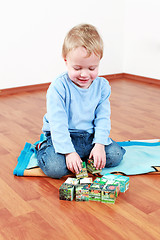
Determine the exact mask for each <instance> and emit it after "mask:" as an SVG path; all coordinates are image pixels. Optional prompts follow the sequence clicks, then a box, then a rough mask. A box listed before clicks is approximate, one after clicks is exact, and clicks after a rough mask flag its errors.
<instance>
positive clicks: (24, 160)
mask: <svg viewBox="0 0 160 240" xmlns="http://www.w3.org/2000/svg"><path fill="white" fill-rule="evenodd" d="M45 139H46V138H45V136H44V134H41V136H40V140H39V141H37V142H35V143H34V144H31V143H26V144H25V146H24V149H23V150H22V151H21V153H20V156H19V157H18V162H17V166H16V168H15V169H14V171H13V174H14V175H16V176H23V174H24V170H25V169H30V168H33V167H36V166H38V164H37V150H36V145H37V144H38V143H40V142H42V141H44V140H45ZM118 144H119V145H120V146H122V147H124V148H125V150H126V153H125V155H124V157H123V160H122V162H121V163H120V164H119V166H117V167H112V168H104V169H103V170H102V172H101V174H102V175H104V174H106V173H121V174H124V175H137V174H145V173H151V172H157V171H158V170H157V169H156V167H160V142H156V143H148V142H138V141H127V142H118ZM30 160H31V161H30Z"/></svg>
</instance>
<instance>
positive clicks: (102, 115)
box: [93, 80, 112, 145]
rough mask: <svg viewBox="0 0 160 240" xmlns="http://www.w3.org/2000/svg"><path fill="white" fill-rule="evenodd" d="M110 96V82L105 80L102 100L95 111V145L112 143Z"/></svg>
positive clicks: (102, 88)
mask: <svg viewBox="0 0 160 240" xmlns="http://www.w3.org/2000/svg"><path fill="white" fill-rule="evenodd" d="M110 94H111V87H110V85H109V83H108V81H107V80H104V84H103V85H102V86H101V100H100V101H99V104H98V106H97V108H96V111H95V119H94V132H95V133H94V139H93V143H99V144H102V145H108V144H110V143H111V142H112V141H111V139H110V138H109V134H110V129H111V121H110V115H111V110H110V101H109V97H110Z"/></svg>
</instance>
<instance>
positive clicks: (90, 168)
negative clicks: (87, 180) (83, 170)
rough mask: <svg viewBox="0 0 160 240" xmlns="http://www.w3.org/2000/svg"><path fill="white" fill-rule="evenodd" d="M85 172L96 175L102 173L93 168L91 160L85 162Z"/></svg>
mask: <svg viewBox="0 0 160 240" xmlns="http://www.w3.org/2000/svg"><path fill="white" fill-rule="evenodd" d="M87 170H88V172H90V173H92V174H97V173H100V172H101V171H102V170H100V169H96V168H95V166H94V161H93V159H88V160H87Z"/></svg>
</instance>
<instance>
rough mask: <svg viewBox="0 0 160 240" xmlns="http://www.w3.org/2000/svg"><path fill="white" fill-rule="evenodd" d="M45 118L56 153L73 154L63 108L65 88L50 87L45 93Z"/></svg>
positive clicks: (66, 118) (66, 117) (61, 86)
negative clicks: (46, 118)
mask: <svg viewBox="0 0 160 240" xmlns="http://www.w3.org/2000/svg"><path fill="white" fill-rule="evenodd" d="M47 116H48V121H49V125H50V131H51V138H52V142H53V146H54V148H55V151H56V152H57V153H61V154H67V153H71V152H75V149H74V146H73V144H72V141H71V137H70V133H69V130H68V116H67V112H66V108H65V87H64V86H63V84H61V85H60V84H58V87H57V86H55V85H51V86H50V88H49V89H48V92H47Z"/></svg>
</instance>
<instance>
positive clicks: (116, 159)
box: [106, 142, 125, 167]
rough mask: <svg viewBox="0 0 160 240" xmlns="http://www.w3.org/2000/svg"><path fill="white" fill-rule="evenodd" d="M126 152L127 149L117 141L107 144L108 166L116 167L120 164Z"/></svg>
mask: <svg viewBox="0 0 160 240" xmlns="http://www.w3.org/2000/svg"><path fill="white" fill-rule="evenodd" d="M124 154H125V149H124V148H122V147H121V146H119V145H118V144H117V143H116V142H113V143H112V144H110V145H108V146H107V149H106V167H116V166H118V165H119V164H120V162H121V161H122V159H123V155H124Z"/></svg>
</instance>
